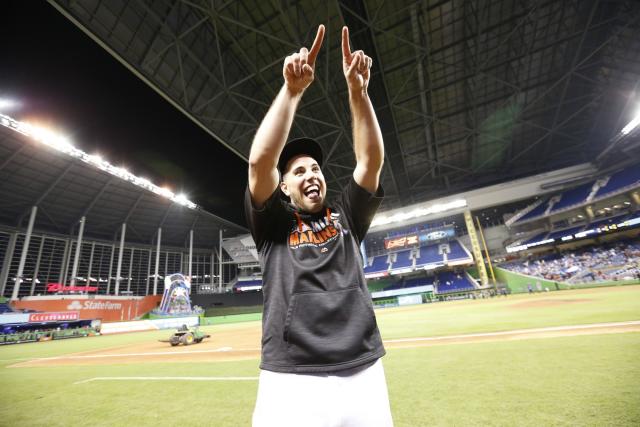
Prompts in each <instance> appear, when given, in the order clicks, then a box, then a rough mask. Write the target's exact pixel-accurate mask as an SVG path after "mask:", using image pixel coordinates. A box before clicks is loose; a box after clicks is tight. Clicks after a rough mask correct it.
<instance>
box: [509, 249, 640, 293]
mask: <svg viewBox="0 0 640 427" xmlns="http://www.w3.org/2000/svg"><path fill="white" fill-rule="evenodd" d="M502 267H504V268H506V269H508V270H511V271H514V272H516V273H522V274H526V275H530V276H535V277H541V278H544V279H547V280H553V281H561V282H566V283H569V284H574V283H587V282H602V281H617V280H628V279H638V278H640V241H638V240H633V241H622V242H617V243H611V244H606V245H601V246H589V247H587V248H581V249H579V250H575V251H568V252H562V253H553V254H546V255H544V256H538V257H535V258H530V259H527V260H525V261H513V262H509V263H506V264H503V265H502Z"/></svg>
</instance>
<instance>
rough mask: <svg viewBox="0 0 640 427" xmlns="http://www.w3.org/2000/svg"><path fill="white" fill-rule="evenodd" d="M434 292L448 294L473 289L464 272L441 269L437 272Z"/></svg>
mask: <svg viewBox="0 0 640 427" xmlns="http://www.w3.org/2000/svg"><path fill="white" fill-rule="evenodd" d="M436 288H437V289H436V292H437V293H438V294H450V293H454V292H464V291H470V290H473V289H474V286H473V282H471V281H470V280H469V278H468V276H467V275H466V273H464V272H462V273H454V272H453V271H443V272H441V273H438V280H437V281H436Z"/></svg>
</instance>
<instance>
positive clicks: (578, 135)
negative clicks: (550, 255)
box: [0, 0, 640, 208]
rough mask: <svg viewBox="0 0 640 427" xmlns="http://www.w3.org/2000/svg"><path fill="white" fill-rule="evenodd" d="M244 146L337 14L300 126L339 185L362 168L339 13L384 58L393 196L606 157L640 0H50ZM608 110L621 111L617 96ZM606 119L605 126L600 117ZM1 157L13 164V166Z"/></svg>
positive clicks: (228, 141)
mask: <svg viewBox="0 0 640 427" xmlns="http://www.w3.org/2000/svg"><path fill="white" fill-rule="evenodd" d="M49 1H50V2H51V3H52V4H54V5H55V7H56V8H57V9H58V10H60V11H61V12H62V13H63V14H64V15H65V16H67V17H68V18H69V19H70V20H72V21H73V22H74V23H75V24H76V25H78V26H80V27H81V28H83V29H84V30H85V31H86V32H87V33H88V34H89V35H90V36H91V37H92V38H94V39H95V40H96V41H98V42H99V43H101V44H102V45H103V46H104V47H105V48H106V49H107V50H108V51H109V52H110V53H111V54H112V55H113V56H115V57H116V58H117V59H118V60H120V61H122V62H123V63H125V64H126V65H127V66H128V67H129V68H130V69H131V70H132V71H133V72H134V73H136V74H137V75H138V76H140V77H141V78H142V79H143V80H144V81H145V82H147V83H148V84H149V85H151V86H152V87H153V88H154V89H155V90H157V91H158V92H160V93H161V94H162V95H163V96H164V97H165V98H166V99H168V100H169V102H171V103H172V104H173V105H175V106H176V107H177V108H178V109H180V110H181V111H182V112H184V113H185V114H186V115H187V116H188V117H190V118H191V119H192V120H193V121H194V122H195V123H197V124H198V125H199V126H201V127H202V128H204V129H205V130H207V131H208V132H209V133H210V134H211V135H212V136H213V137H215V138H216V139H217V140H218V141H219V142H220V143H222V144H224V145H226V146H227V147H228V148H229V149H231V150H232V151H233V152H235V153H236V154H237V155H239V156H240V157H242V158H244V159H245V160H246V159H247V157H248V153H249V149H250V144H251V140H252V137H253V135H254V133H255V130H256V128H257V126H258V125H259V123H260V120H261V118H262V117H263V116H264V114H265V113H266V110H267V109H268V108H269V105H270V104H271V102H272V100H273V98H274V96H275V94H276V93H277V92H278V90H279V88H280V87H281V85H282V77H281V67H282V61H283V59H284V57H285V56H286V55H288V54H290V53H291V52H292V51H294V50H298V49H299V48H300V47H301V46H303V45H309V44H310V42H311V40H312V38H313V36H314V34H315V29H316V28H317V25H318V24H320V23H324V24H325V25H326V26H327V33H326V39H325V44H324V46H323V50H322V53H321V56H320V57H319V61H318V70H317V78H316V82H314V84H313V85H312V86H311V88H310V89H309V90H308V93H307V94H305V98H304V100H303V103H302V105H301V106H300V109H299V112H298V115H297V120H296V122H295V124H294V128H293V129H292V136H303V135H305V136H311V137H315V138H317V139H318V140H319V141H320V143H321V144H322V145H323V146H324V149H325V153H326V157H327V159H326V160H327V162H326V166H325V175H326V177H327V179H328V185H329V189H330V191H332V192H335V191H337V189H339V188H342V187H343V186H344V185H345V184H346V182H347V180H348V179H349V177H350V173H349V171H350V170H352V169H353V166H354V163H355V160H354V157H353V153H352V149H351V127H350V113H349V108H348V101H347V95H346V85H345V84H344V81H343V79H342V76H341V72H340V60H341V58H340V28H341V27H342V26H343V25H348V26H349V27H350V29H351V36H352V45H353V46H355V47H356V48H358V49H363V50H365V51H366V52H367V54H368V55H369V56H371V57H372V58H373V59H374V69H373V74H372V78H371V82H370V87H369V91H370V95H371V97H372V100H373V102H374V106H375V108H376V112H377V114H378V118H379V120H380V123H381V127H382V131H383V136H384V138H385V160H386V161H385V170H384V171H385V172H384V177H383V185H384V186H385V189H386V193H387V199H386V201H385V206H386V207H388V208H394V207H398V206H401V205H408V204H411V203H414V202H419V201H424V200H425V199H429V198H433V197H440V196H442V195H444V194H451V193H452V192H455V191H465V190H470V189H473V188H477V187H478V186H480V185H484V184H486V183H495V182H499V181H504V180H509V179H513V178H516V177H521V176H524V175H525V174H532V173H540V172H543V171H546V170H549V169H550V168H557V167H562V166H569V165H571V164H576V163H580V162H583V161H589V160H593V159H594V158H595V156H596V155H597V152H598V149H599V148H604V147H601V146H603V145H605V144H606V140H607V139H603V140H601V141H600V140H597V141H594V138H596V137H598V138H600V137H601V136H604V135H605V134H606V133H607V132H605V131H604V130H603V131H600V129H601V128H602V129H604V128H607V130H608V132H609V134H610V133H611V131H612V129H611V128H613V127H614V126H615V125H616V122H617V121H619V118H620V116H621V114H622V113H623V111H624V110H625V108H626V105H627V100H626V99H623V100H619V99H617V98H616V97H619V96H620V95H619V94H620V93H624V92H625V91H631V90H632V89H633V87H634V85H635V84H636V83H637V78H636V80H632V79H628V78H627V77H626V76H628V75H629V74H630V73H631V74H633V73H635V75H636V77H637V75H638V73H640V63H639V62H638V61H635V62H634V61H631V60H627V61H622V60H620V59H619V58H620V57H621V56H624V53H627V52H628V53H629V56H633V55H637V54H638V52H640V45H639V44H638V43H637V42H630V40H640V34H638V33H639V29H638V17H639V16H640V4H638V3H636V2H631V1H627V2H625V1H621V2H610V1H605V0H588V1H580V0H567V1H561V2H559V1H553V0H495V1H483V0H431V1H418V0H416V1H409V2H404V1H402V2H401V1H398V0H391V1H390V0H357V1H348V2H347V1H343V0H337V1H334V2H323V1H321V0H297V1H292V2H281V1H278V0H270V1H265V2H254V1H245V0H239V1H214V0H162V1H151V0H118V1H106V0H97V1H94V2H91V3H87V2H73V1H71V0H49ZM608 110H611V111H608ZM595 122H597V123H598V124H599V126H598V128H597V129H596V128H594V126H595V125H594V123H595ZM0 169H1V167H0Z"/></svg>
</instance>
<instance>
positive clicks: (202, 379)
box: [74, 377, 258, 384]
mask: <svg viewBox="0 0 640 427" xmlns="http://www.w3.org/2000/svg"><path fill="white" fill-rule="evenodd" d="M257 380H258V377H94V378H89V379H86V380H82V381H76V382H75V383H74V384H85V383H90V382H92V381H257Z"/></svg>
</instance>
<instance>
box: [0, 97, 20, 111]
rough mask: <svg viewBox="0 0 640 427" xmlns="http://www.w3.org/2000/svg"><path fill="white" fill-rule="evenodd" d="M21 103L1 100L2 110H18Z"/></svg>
mask: <svg viewBox="0 0 640 427" xmlns="http://www.w3.org/2000/svg"><path fill="white" fill-rule="evenodd" d="M19 106H20V103H19V102H17V101H14V100H13V99H9V98H0V110H2V111H7V110H13V109H15V108H18V107H19Z"/></svg>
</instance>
